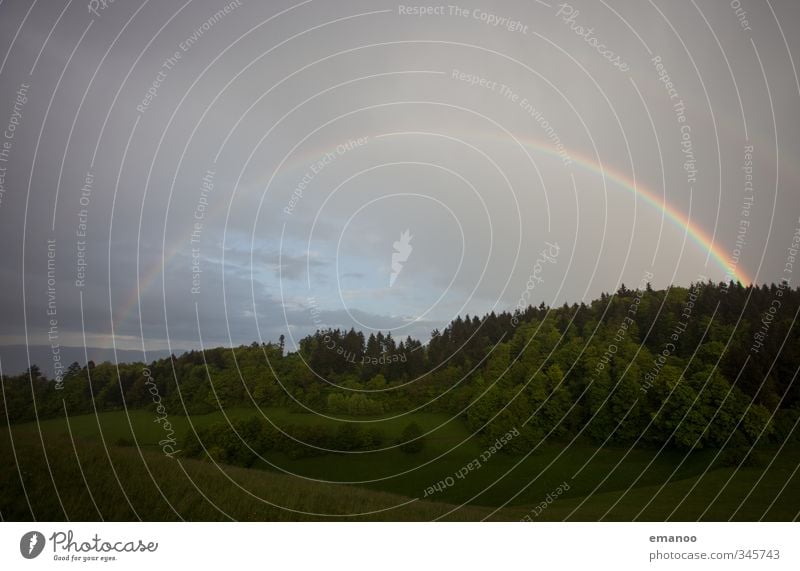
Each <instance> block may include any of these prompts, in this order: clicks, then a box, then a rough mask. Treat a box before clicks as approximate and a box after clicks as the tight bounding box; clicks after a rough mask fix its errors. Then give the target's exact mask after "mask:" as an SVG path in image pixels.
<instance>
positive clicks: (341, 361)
mask: <svg viewBox="0 0 800 571" xmlns="http://www.w3.org/2000/svg"><path fill="white" fill-rule="evenodd" d="M798 308H800V290H798V289H791V288H789V287H788V285H787V284H785V283H781V284H780V285H774V284H773V285H772V286H766V285H765V286H761V287H753V286H751V287H744V286H742V285H741V284H738V283H728V284H725V283H719V284H714V283H712V282H699V283H693V284H691V285H690V286H689V287H688V288H683V287H671V288H669V289H666V290H654V289H652V288H651V287H650V285H649V284H647V285H646V286H645V287H643V288H642V289H637V290H630V289H628V288H626V287H625V286H624V285H623V286H621V287H620V289H619V290H618V291H617V292H615V293H614V294H604V295H601V297H600V298H599V299H597V300H595V301H593V302H592V303H591V304H589V305H586V304H583V303H580V304H572V305H569V304H565V305H563V306H561V307H555V308H551V307H547V306H545V305H544V304H541V305H539V306H538V307H528V308H527V309H526V310H524V311H517V312H515V313H508V312H505V313H499V314H495V313H489V314H488V315H484V316H483V317H477V316H472V317H470V316H469V315H467V316H465V317H463V318H462V317H458V318H456V319H455V320H453V321H452V322H451V323H450V324H449V325H448V326H447V327H445V328H444V329H442V330H441V331H440V330H435V331H433V332H432V334H431V337H430V339H429V340H428V341H427V343H425V344H423V343H422V342H421V341H419V340H416V339H412V338H410V337H407V338H405V339H399V340H398V339H395V338H394V337H393V336H392V335H391V334H390V333H387V334H385V335H384V334H382V333H377V334H370V335H369V336H368V337H365V336H364V335H363V334H362V333H360V332H358V331H355V330H353V329H351V330H349V331H342V330H339V329H324V330H318V331H316V332H315V333H314V334H312V335H309V336H308V337H306V338H304V339H302V340H301V341H300V342H299V349H298V350H297V351H294V352H289V351H286V350H285V348H284V339H283V338H281V339H280V340H279V341H277V342H275V343H265V344H258V343H253V344H252V345H249V346H241V347H236V348H223V347H220V348H215V349H211V350H206V351H204V352H197V351H191V352H187V353H184V354H182V355H180V356H175V355H173V356H172V357H171V358H166V359H160V360H156V361H154V362H152V363H149V364H145V363H120V364H114V363H100V364H95V363H92V362H89V363H88V364H86V365H85V366H81V365H80V364H79V363H73V364H72V365H70V366H69V367H68V369H67V370H66V372H65V374H64V378H63V383H62V385H61V386H60V387H59V386H57V385H56V383H55V382H54V381H53V380H51V379H48V378H46V377H45V376H43V375H42V374H41V372H40V370H39V368H38V367H36V366H33V367H31V368H30V369H29V370H28V371H27V372H25V373H24V374H21V375H19V376H16V377H6V378H5V379H4V382H3V401H4V402H3V405H4V406H3V407H2V409H0V413H2V415H3V416H4V417H6V416H7V419H6V418H3V419H2V421H3V424H5V423H6V422H10V423H21V422H30V421H33V420H36V419H37V418H38V420H40V421H41V420H42V419H47V418H53V417H59V416H64V414H65V411H66V413H67V414H68V415H70V416H72V415H82V414H88V413H96V412H101V411H118V410H122V409H145V410H151V409H152V410H153V411H154V413H155V414H156V418H158V415H163V416H164V418H166V417H167V415H171V416H173V417H177V416H186V415H200V414H206V413H209V412H212V411H218V410H223V411H224V410H225V409H229V408H231V407H253V408H254V409H256V408H261V407H282V408H287V409H289V410H292V411H296V412H311V413H314V414H315V415H319V416H320V417H326V418H332V419H336V420H341V421H345V422H341V423H339V426H337V427H334V426H332V425H331V424H330V423H325V424H317V425H315V424H310V425H309V424H305V425H301V426H292V425H288V426H281V427H276V426H274V425H273V423H271V422H270V421H269V419H266V418H251V419H247V420H242V421H236V422H233V423H231V427H233V431H234V432H235V433H236V434H234V433H233V432H232V431H231V430H230V428H229V427H228V426H227V423H226V424H225V425H219V426H211V427H202V428H199V429H196V430H193V431H190V433H189V434H187V435H180V436H181V437H182V438H183V440H184V441H183V446H182V448H181V450H182V452H181V453H182V454H185V455H188V456H202V450H203V449H204V448H205V449H208V450H209V451H210V453H212V454H213V455H214V456H216V457H217V458H218V459H220V460H223V461H227V462H229V463H232V464H237V465H243V466H248V465H250V464H251V463H253V462H254V461H255V458H256V456H257V455H258V454H259V453H261V452H262V451H265V450H282V451H284V452H286V453H287V454H290V455H292V456H294V457H303V456H308V455H316V454H325V453H328V452H336V451H347V450H375V449H381V448H382V447H386V446H393V445H396V446H400V447H401V449H403V450H405V451H407V452H410V453H413V452H414V451H416V450H419V449H421V447H422V446H424V440H425V437H424V435H423V434H422V431H421V430H420V429H419V427H418V426H416V424H415V423H413V422H411V423H409V424H408V425H407V426H406V428H405V430H404V431H403V436H402V437H401V438H400V439H387V438H386V437H385V435H384V434H382V432H381V430H380V429H379V428H375V427H372V428H363V427H362V426H361V425H360V424H358V423H357V422H356V423H353V422H346V421H348V420H358V419H361V418H363V419H373V420H375V419H378V420H379V419H381V418H384V417H386V418H388V417H392V416H396V415H398V414H403V413H405V412H408V411H411V412H419V411H421V412H439V413H447V414H448V415H450V416H452V417H458V418H459V419H461V420H462V421H463V422H464V423H465V424H466V426H467V427H468V429H469V431H470V432H471V433H472V434H475V435H477V436H478V437H479V438H481V439H483V440H485V441H486V442H492V441H494V440H495V439H497V438H499V437H501V436H503V435H505V434H506V433H508V432H509V431H510V430H515V431H517V430H518V431H519V432H518V433H519V436H518V437H516V438H514V439H513V440H511V441H510V442H509V443H508V444H507V446H506V447H505V448H506V450H505V451H507V452H511V453H524V452H525V451H527V450H529V449H530V448H531V447H532V446H535V445H536V444H537V443H539V442H541V441H542V440H544V439H548V440H550V441H556V442H557V441H559V440H571V439H574V438H579V439H581V441H585V442H589V443H595V444H606V445H624V446H631V445H635V446H655V445H660V446H661V445H666V446H668V447H670V448H676V449H683V450H694V449H700V448H705V447H707V448H723V447H724V448H725V450H726V458H728V459H729V461H730V462H732V463H736V464H738V463H740V462H744V461H750V462H752V461H755V457H756V454H757V453H756V452H754V449H756V448H757V447H758V446H768V445H775V444H781V443H784V442H786V441H787V439H794V438H795V437H796V436H795V434H796V432H795V431H794V427H795V426H796V423H797V422H798V418H800V388H798V385H797V384H796V383H795V380H796V377H797V367H796V363H798V362H800V354H798V351H800V342H799V341H800V339H798V337H799V335H798V331H799V330H798V326H797V321H796V317H797V312H798ZM34 400H35V406H34ZM201 444H202V446H201Z"/></svg>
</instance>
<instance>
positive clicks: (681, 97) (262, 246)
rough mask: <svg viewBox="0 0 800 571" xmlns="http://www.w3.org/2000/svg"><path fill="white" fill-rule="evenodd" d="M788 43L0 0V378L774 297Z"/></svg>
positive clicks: (423, 17) (645, 29) (721, 15)
mask: <svg viewBox="0 0 800 571" xmlns="http://www.w3.org/2000/svg"><path fill="white" fill-rule="evenodd" d="M798 23H800V5H798V3H796V2H793V1H792V0H769V1H766V0H765V1H764V2H745V1H742V2H741V3H739V2H732V3H729V2H716V1H714V2H712V1H700V0H696V1H694V0H690V1H688V2H683V1H681V2H666V1H663V0H660V1H648V2H633V1H620V0H609V1H608V2H596V1H591V2H590V1H588V0H582V1H579V0H575V1H574V2H572V3H546V2H537V1H533V0H527V1H502V2H500V1H495V2H487V1H472V2H463V3H460V4H458V5H448V4H441V5H440V4H413V5H412V4H402V3H396V2H386V1H383V0H363V1H356V0H348V1H330V0H328V1H322V0H307V1H299V2H298V1H296V0H292V1H288V2H283V1H273V0H270V1H267V2H252V1H247V0H241V1H238V0H235V1H233V2H231V3H226V2H222V1H209V0H188V1H185V0H180V1H171V0H169V1H159V2H155V1H141V2H140V1H138V0H136V1H122V0H117V1H116V2H113V3H105V5H103V4H102V3H98V2H94V1H92V2H88V5H87V2H83V1H81V2H73V1H71V0H58V1H55V2H42V1H34V2H29V1H27V0H25V1H23V0H5V1H4V2H2V4H0V57H2V58H3V59H2V62H0V78H2V81H0V129H2V130H3V132H2V133H0V177H2V179H1V181H0V241H1V242H2V245H3V254H2V257H1V258H0V284H1V286H2V287H1V288H0V291H2V295H1V296H0V315H2V319H0V357H2V356H3V351H2V348H3V346H5V347H10V346H20V345H23V346H24V345H37V346H38V345H46V346H52V347H56V346H72V347H79V346H83V345H84V344H85V345H87V346H91V347H98V348H105V349H113V348H116V349H119V350H125V351H139V352H144V353H143V355H144V357H145V358H147V356H148V354H152V352H154V351H172V352H181V351H184V350H190V349H200V348H202V347H211V346H219V345H236V344H241V343H251V342H253V341H261V342H269V341H275V340H277V339H278V337H279V336H280V335H284V336H285V337H286V343H287V346H288V347H289V348H290V349H291V348H293V347H294V346H295V343H296V342H297V341H298V340H299V339H300V338H301V337H303V336H304V335H307V334H308V333H310V332H312V331H313V330H315V329H320V328H325V327H339V328H350V327H355V328H356V329H359V330H361V331H364V332H365V333H368V332H372V331H378V330H381V331H384V332H386V331H391V332H392V335H393V336H395V337H405V336H406V335H411V336H412V337H416V338H421V339H423V340H425V339H427V338H428V336H429V335H430V332H431V331H432V330H433V329H434V328H441V327H443V326H445V325H446V324H447V323H448V322H449V321H450V320H452V319H453V318H454V317H455V316H457V315H462V316H464V315H467V314H469V315H479V316H480V315H484V314H486V313H488V312H490V311H508V310H513V309H514V308H515V307H518V306H523V305H527V304H528V303H531V304H534V305H538V304H539V303H542V302H543V303H545V304H547V305H560V304H563V303H565V302H567V303H574V302H580V301H586V302H589V301H591V300H592V299H595V298H597V297H599V295H600V293H602V292H613V291H616V289H617V288H618V287H619V286H620V284H622V283H625V284H626V285H628V286H629V287H637V286H638V285H639V284H641V283H643V280H649V281H651V282H652V284H653V286H654V287H659V288H663V287H667V286H669V285H670V284H676V285H682V286H686V285H688V284H690V283H692V282H694V281H697V280H706V279H712V280H714V281H721V280H724V281H728V280H731V279H733V280H739V281H742V282H743V283H746V284H747V283H751V282H753V283H758V284H762V283H773V282H778V281H779V280H782V279H789V280H790V283H792V284H794V282H793V281H792V279H791V278H792V275H791V272H789V271H787V262H789V260H790V256H791V251H790V249H789V247H790V246H791V244H792V237H793V235H794V234H795V233H796V232H797V229H798V228H799V227H800V220H799V217H800V192H798V183H800V171H799V170H798V169H799V168H800V167H798V164H797V160H796V158H797V157H798V156H800V113H798V112H797V110H798V103H799V102H800V82H798V76H797V71H796V68H795V63H794V62H795V61H797V60H798V59H799V58H798V57H797V55H798V49H799V48H800V45H799V44H798V42H800V40H798V38H797V35H796V34H792V32H793V30H794V29H795V28H796V25H797V24H798ZM148 352H149V353H148ZM126 354H127V353H126Z"/></svg>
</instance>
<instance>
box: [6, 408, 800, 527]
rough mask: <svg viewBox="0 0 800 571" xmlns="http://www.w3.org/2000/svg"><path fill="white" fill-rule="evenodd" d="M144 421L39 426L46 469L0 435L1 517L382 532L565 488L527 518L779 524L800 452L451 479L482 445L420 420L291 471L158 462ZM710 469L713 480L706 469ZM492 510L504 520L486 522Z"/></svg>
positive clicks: (506, 468) (283, 460)
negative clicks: (380, 527)
mask: <svg viewBox="0 0 800 571" xmlns="http://www.w3.org/2000/svg"><path fill="white" fill-rule="evenodd" d="M264 412H265V414H267V415H268V416H269V418H270V419H271V420H273V421H274V422H275V423H276V424H278V425H281V424H286V423H291V424H295V425H298V424H303V423H309V424H319V423H320V422H322V421H324V419H320V418H319V417H317V416H313V415H309V414H300V413H293V412H290V411H287V410H282V409H266V410H265V411H264ZM226 414H227V416H228V418H230V419H243V418H249V417H252V416H254V415H256V414H257V413H256V411H254V410H253V409H231V410H227V411H226ZM153 419H154V414H153V413H152V412H149V411H143V410H135V411H129V412H128V413H127V414H126V413H125V412H108V413H101V414H99V415H97V416H94V415H85V416H76V417H71V418H70V419H69V425H68V424H67V421H66V419H64V418H61V419H51V420H46V421H43V422H41V423H40V424H39V427H40V429H41V434H42V437H41V438H42V439H43V440H44V442H45V450H46V451H47V459H48V461H49V463H50V468H49V469H48V466H47V464H46V463H45V456H44V454H42V445H41V441H40V435H39V430H38V429H37V426H36V425H35V424H33V423H29V424H21V425H16V426H13V427H12V430H11V433H10V434H9V432H8V429H7V428H5V429H3V430H2V433H0V455H1V456H0V457H2V459H3V460H2V463H3V467H2V471H0V474H1V475H0V479H1V481H2V488H1V489H2V496H0V515H2V517H3V518H4V519H30V518H31V515H30V512H31V508H32V511H33V512H34V514H35V516H36V518H37V519H55V520H60V519H65V517H68V518H69V519H90V520H91V519H97V518H98V513H100V514H102V517H103V518H106V519H137V518H142V519H146V520H161V519H179V516H178V515H177V514H179V515H180V517H182V518H185V519H192V520H206V519H227V518H229V517H230V518H233V519H255V520H286V519H308V518H311V519H326V518H327V516H330V515H342V514H345V515H351V514H364V515H361V516H359V517H362V518H368V519H386V520H406V519H411V520H428V519H434V518H437V517H442V516H445V517H446V519H466V520H474V519H483V518H486V517H490V518H491V519H505V520H508V519H520V518H521V517H523V516H525V515H531V517H533V515H534V512H532V509H533V507H534V506H536V505H538V504H539V503H540V502H542V501H543V500H544V499H545V498H546V496H547V495H548V494H549V493H552V492H553V491H554V490H555V489H556V488H557V487H558V486H559V485H560V484H562V483H563V482H568V483H569V490H568V491H566V492H565V493H564V494H562V495H560V496H559V497H558V499H557V500H556V501H555V502H553V503H552V505H548V507H547V509H546V510H544V511H542V512H541V513H539V514H537V515H536V517H533V519H538V520H562V519H566V518H569V519H572V520H581V521H594V520H597V519H601V518H602V519H607V520H622V521H629V520H631V519H634V518H637V519H642V520H652V521H661V520H665V519H667V518H670V519H675V520H696V519H698V518H700V517H702V518H703V519H707V520H727V519H729V518H731V517H733V518H734V519H739V520H748V521H750V520H757V519H761V518H763V519H765V520H791V519H794V518H795V517H796V516H797V512H798V510H800V476H798V474H797V466H798V462H799V461H800V452H799V451H798V450H796V449H795V448H794V447H791V448H790V447H787V448H786V449H784V450H783V451H782V453H780V454H776V453H775V451H766V454H764V451H762V456H765V457H766V462H765V463H763V465H760V466H753V467H742V468H740V469H739V470H738V471H737V470H735V469H734V468H729V467H719V466H718V465H717V464H713V463H712V459H713V458H714V456H715V454H716V451H714V450H701V451H697V452H694V453H692V454H691V455H689V456H685V455H684V454H680V453H678V452H675V451H670V452H664V453H658V451H657V450H649V449H633V450H628V449H619V448H603V449H600V450H598V449H597V448H596V447H592V446H588V445H586V444H578V445H572V446H566V444H565V443H552V444H547V445H545V446H542V447H541V448H540V449H539V450H537V451H536V452H534V453H532V454H530V455H529V456H527V457H523V456H511V455H508V454H505V453H498V454H493V455H491V457H490V458H488V460H486V461H484V462H482V463H481V467H480V469H476V470H473V471H471V472H470V473H469V474H468V475H467V476H466V477H465V478H463V479H461V478H456V477H455V473H456V472H457V471H458V470H460V469H461V468H462V467H463V466H465V465H467V464H469V463H470V462H472V461H473V460H474V459H475V458H478V457H480V455H481V453H482V452H483V451H484V450H485V448H486V445H485V444H484V443H482V442H480V441H478V440H477V439H475V438H471V437H470V435H469V432H468V431H467V429H466V427H465V426H464V425H463V424H462V423H461V422H460V421H458V420H454V421H448V417H447V416H446V415H439V414H434V413H424V414H423V413H420V414H415V415H410V416H405V417H402V418H400V419H396V420H392V421H388V422H381V423H380V427H381V429H382V430H383V431H384V433H385V434H386V436H387V438H388V439H393V438H396V437H398V436H399V435H400V433H401V431H402V429H403V427H404V426H406V425H407V424H408V422H410V421H412V420H413V421H414V422H416V423H417V424H419V425H420V426H421V427H422V428H423V429H424V430H429V429H433V428H436V427H439V428H438V429H437V430H436V431H435V432H434V433H432V434H431V435H430V436H429V437H428V438H427V439H426V446H425V448H424V450H423V451H422V452H420V453H418V454H407V453H405V452H402V451H400V450H398V449H392V450H386V451H382V452H378V453H369V454H326V455H321V456H315V457H310V458H302V459H292V458H289V457H287V456H286V455H284V454H281V453H271V454H269V455H267V456H266V457H265V459H264V461H263V462H260V463H259V465H258V466H257V469H243V468H236V467H230V466H218V465H215V464H214V463H212V462H211V461H200V460H187V459H181V460H180V461H176V460H174V459H170V458H167V457H165V456H164V455H163V454H162V453H161V451H160V448H159V447H158V445H157V442H158V440H159V439H161V438H163V437H164V431H163V429H162V427H161V426H160V425H159V424H157V423H155V422H154V421H153ZM221 420H224V418H223V415H222V414H221V413H219V412H217V413H214V414H208V415H202V416H194V417H192V419H191V421H192V422H193V423H194V424H195V425H196V426H205V425H210V424H213V423H216V422H219V421H221ZM170 421H171V422H172V423H173V425H174V426H175V429H176V435H177V437H178V440H179V442H178V446H177V447H178V448H179V447H180V439H181V438H183V437H184V435H185V434H186V433H187V431H188V430H189V420H188V419H187V418H185V417H179V416H174V417H171V418H170ZM131 427H132V429H133V430H131ZM101 429H102V439H104V440H105V443H106V447H104V446H103V444H102V439H101ZM70 431H71V435H72V439H71V438H70ZM10 435H11V436H13V443H14V449H13V450H12V448H11V441H12V439H10V438H9V436H10ZM134 435H135V439H136V441H137V443H138V444H139V448H138V449H137V447H135V446H121V445H119V444H120V443H121V442H123V441H125V440H127V441H133V440H134ZM73 443H74V444H73ZM76 452H77V453H76ZM15 454H16V456H17V458H18V459H19V462H18V464H19V472H18V470H17V464H16V463H15V461H14V457H15ZM78 459H80V464H79V462H78ZM773 459H774V461H773V462H772V464H771V465H769V466H768V464H769V462H770V460H773ZM681 463H682V465H681V467H680V469H679V470H677V472H675V474H674V475H673V471H674V470H675V467H676V466H678V465H679V464H681ZM709 465H712V466H714V468H713V469H711V470H709V469H708V467H709ZM112 466H113V467H114V470H112V468H111V467H112ZM50 471H52V473H53V478H52V480H51V478H50ZM20 474H21V475H22V479H23V481H24V482H25V487H24V488H23V486H22V485H21V484H20ZM398 474H399V475H398ZM298 476H299V477H298ZM732 476H733V477H732ZM448 477H452V482H453V485H451V486H449V487H447V488H446V489H444V490H443V491H442V492H440V493H436V494H434V495H433V496H431V497H430V498H428V499H427V500H424V501H423V500H420V499H419V498H422V497H423V494H424V491H425V490H426V488H428V487H429V486H431V485H433V484H436V483H437V482H439V481H440V480H445V479H446V478H448ZM731 477H732V479H731V481H730V482H729V483H727V485H726V482H727V481H728V480H729V478H731ZM84 478H85V481H84ZM759 479H760V481H759ZM318 480H325V481H329V482H357V484H353V485H337V484H333V483H326V482H320V481H318ZM53 482H55V485H54V484H53ZM662 486H663V488H662ZM56 490H57V491H58V493H56ZM87 490H88V491H87ZM123 490H124V491H123ZM89 491H91V493H89ZM26 494H27V498H28V499H27V500H26ZM718 494H719V497H717V495H718ZM59 497H60V500H61V501H60V502H59ZM715 498H716V499H715ZM28 501H30V502H31V508H29V507H28ZM62 502H63V509H62V508H61V503H62ZM95 504H97V507H96V508H95ZM271 504H276V505H278V506H281V507H275V506H273V505H271ZM462 504H466V505H464V507H461V506H462ZM397 506H402V507H397ZM499 506H504V507H503V509H499V510H497V509H496V508H498V507H499ZM676 506H677V509H676ZM64 512H66V515H65V513H64ZM176 512H177V513H176ZM370 512H375V513H370ZM367 514H368V515H367Z"/></svg>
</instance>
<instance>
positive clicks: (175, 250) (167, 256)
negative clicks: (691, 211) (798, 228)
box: [115, 137, 752, 327]
mask: <svg viewBox="0 0 800 571" xmlns="http://www.w3.org/2000/svg"><path fill="white" fill-rule="evenodd" d="M517 139H518V140H519V142H520V143H521V144H523V145H524V146H525V147H527V148H529V149H531V150H534V151H537V152H540V153H543V154H546V155H549V156H552V157H554V158H559V159H561V158H562V157H563V155H564V153H566V154H567V155H568V156H569V158H570V159H571V160H572V163H571V164H572V165H575V166H578V167H580V168H581V169H583V170H585V171H588V172H591V173H594V174H597V175H599V176H601V177H605V178H606V179H608V180H610V181H612V182H613V183H615V186H616V187H618V188H621V189H623V190H627V191H629V192H631V193H633V194H634V195H635V196H638V197H641V198H642V199H643V200H644V202H645V203H646V204H649V205H650V206H652V207H653V208H654V209H655V210H657V211H659V212H661V213H662V214H663V215H664V216H665V217H666V218H667V219H668V220H669V221H670V222H672V223H673V224H674V225H675V226H676V227H677V228H678V229H679V230H681V231H682V232H686V234H687V235H688V236H689V237H690V238H691V239H692V241H693V242H695V243H696V244H697V245H698V246H699V247H700V249H701V250H702V251H703V252H707V253H708V254H709V255H710V257H711V258H713V259H714V260H715V261H716V262H717V265H718V266H719V267H720V268H721V269H722V270H723V271H724V275H725V279H726V280H727V279H731V280H733V281H737V282H740V283H742V284H744V285H747V284H751V283H752V280H751V278H750V277H749V276H748V275H747V274H746V273H745V271H744V270H743V269H742V268H741V267H739V266H733V265H731V264H730V263H729V262H728V256H727V255H726V253H725V252H723V251H722V250H721V248H720V247H719V245H718V244H715V243H714V240H713V239H712V238H711V237H710V236H709V235H708V234H707V233H706V232H705V231H704V230H703V229H702V228H701V227H700V226H699V225H698V224H697V223H695V222H692V221H691V220H690V219H689V218H688V217H687V216H686V215H685V214H684V213H683V212H681V211H680V210H679V209H678V208H675V207H673V206H671V205H670V204H668V203H667V202H666V200H665V198H664V197H662V196H659V195H658V194H656V193H655V192H654V191H653V190H650V189H649V188H647V187H646V186H644V185H642V184H641V183H639V182H635V181H634V180H633V179H632V178H630V177H628V176H627V175H625V174H623V173H622V172H620V171H618V170H616V169H614V168H609V167H608V166H606V165H604V164H600V163H598V162H596V161H594V160H593V159H591V158H589V157H587V156H585V155H582V154H580V153H577V152H574V151H572V150H571V149H567V148H562V150H561V152H560V153H559V151H558V150H557V149H556V148H555V147H554V146H551V145H547V144H543V143H541V142H539V141H537V140H525V139H520V138H519V137H518V138H517ZM503 140H506V141H507V139H503ZM329 150H330V148H324V149H321V150H319V152H310V153H307V154H304V155H302V156H301V157H298V158H297V159H295V160H293V161H292V162H291V163H287V165H286V167H285V168H284V169H283V170H285V171H288V172H296V171H302V170H303V169H306V168H307V167H308V164H309V163H311V162H313V161H314V160H316V159H318V158H319V157H321V156H323V155H324V154H325V152H326V151H329ZM220 207H221V205H220ZM210 214H211V211H210V210H209V211H207V212H206V215H207V216H208V215H210ZM187 241H188V238H187V239H186V240H180V241H178V242H176V243H175V244H173V245H172V246H171V247H169V249H168V251H165V252H164V255H163V257H162V261H161V264H155V265H154V266H153V267H151V268H150V269H149V270H147V271H146V272H145V273H144V275H143V276H142V278H141V279H140V280H139V287H138V289H137V290H136V291H134V292H133V294H132V295H131V296H130V298H129V299H127V300H126V301H125V303H124V304H123V305H122V307H121V309H120V311H119V312H118V313H117V316H118V317H117V318H116V319H115V322H116V327H119V325H121V324H122V323H124V322H125V320H127V319H128V317H129V316H130V314H131V313H132V312H133V310H134V308H136V307H137V306H138V300H139V295H140V293H143V292H145V291H147V290H148V289H149V288H150V287H151V286H152V285H153V283H154V282H155V281H156V279H157V278H158V277H159V276H160V275H161V273H162V270H163V268H166V267H167V266H168V265H169V263H170V262H171V261H172V260H173V259H174V258H175V257H176V256H177V255H178V254H180V253H181V251H182V250H184V249H185V247H186V243H187Z"/></svg>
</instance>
